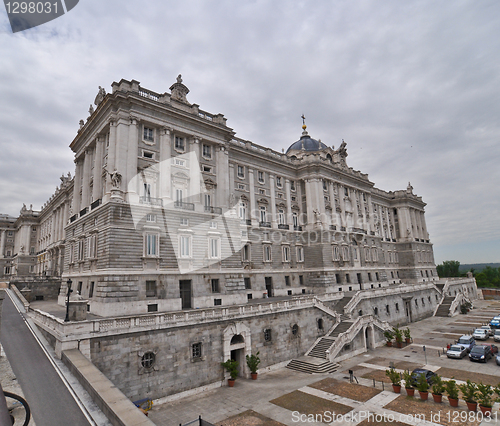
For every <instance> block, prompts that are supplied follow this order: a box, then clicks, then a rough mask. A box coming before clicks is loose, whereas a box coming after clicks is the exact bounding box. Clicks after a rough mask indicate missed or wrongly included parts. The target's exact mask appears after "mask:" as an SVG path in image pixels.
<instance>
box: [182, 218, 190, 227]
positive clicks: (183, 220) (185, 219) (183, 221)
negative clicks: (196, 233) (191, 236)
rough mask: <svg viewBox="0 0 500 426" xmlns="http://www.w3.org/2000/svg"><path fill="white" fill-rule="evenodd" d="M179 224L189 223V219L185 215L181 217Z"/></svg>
mask: <svg viewBox="0 0 500 426" xmlns="http://www.w3.org/2000/svg"><path fill="white" fill-rule="evenodd" d="M181 225H184V226H187V225H189V219H188V218H186V217H181Z"/></svg>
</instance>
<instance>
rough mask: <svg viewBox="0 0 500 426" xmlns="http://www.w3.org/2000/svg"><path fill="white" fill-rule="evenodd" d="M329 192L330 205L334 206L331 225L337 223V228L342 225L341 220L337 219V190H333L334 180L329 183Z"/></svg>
mask: <svg viewBox="0 0 500 426" xmlns="http://www.w3.org/2000/svg"><path fill="white" fill-rule="evenodd" d="M328 193H329V194H330V205H331V206H332V223H331V224H330V225H335V226H336V227H337V230H338V229H339V227H340V222H339V221H338V220H337V218H338V214H337V206H336V204H335V191H334V190H333V182H329V183H328Z"/></svg>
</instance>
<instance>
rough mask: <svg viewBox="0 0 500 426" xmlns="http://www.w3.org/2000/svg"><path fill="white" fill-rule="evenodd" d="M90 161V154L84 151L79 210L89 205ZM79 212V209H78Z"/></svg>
mask: <svg viewBox="0 0 500 426" xmlns="http://www.w3.org/2000/svg"><path fill="white" fill-rule="evenodd" d="M91 161H92V153H91V151H90V149H89V150H85V157H84V159H83V181H82V205H81V208H85V207H87V206H88V205H89V204H90V203H89V201H90V197H89V195H90V165H91V164H90V163H91ZM80 210H81V209H80Z"/></svg>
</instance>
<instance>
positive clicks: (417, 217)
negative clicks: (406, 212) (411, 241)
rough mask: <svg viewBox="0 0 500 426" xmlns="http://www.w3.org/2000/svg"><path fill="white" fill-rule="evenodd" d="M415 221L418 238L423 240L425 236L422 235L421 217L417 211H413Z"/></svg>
mask: <svg viewBox="0 0 500 426" xmlns="http://www.w3.org/2000/svg"><path fill="white" fill-rule="evenodd" d="M415 219H416V220H417V226H418V229H419V232H418V234H419V238H421V239H423V240H425V235H424V228H423V226H422V215H421V212H420V211H419V210H415Z"/></svg>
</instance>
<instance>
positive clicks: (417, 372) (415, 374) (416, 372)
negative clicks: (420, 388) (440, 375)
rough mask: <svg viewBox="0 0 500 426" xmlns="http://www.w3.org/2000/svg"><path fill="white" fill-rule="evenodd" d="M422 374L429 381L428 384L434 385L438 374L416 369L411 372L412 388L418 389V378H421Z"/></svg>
mask: <svg viewBox="0 0 500 426" xmlns="http://www.w3.org/2000/svg"><path fill="white" fill-rule="evenodd" d="M421 374H425V379H426V380H427V383H429V385H432V383H433V382H434V377H435V376H436V373H434V371H431V370H426V369H425V368H416V369H415V370H413V371H412V372H411V384H412V386H415V387H417V383H418V378H419V377H420V375H421Z"/></svg>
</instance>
